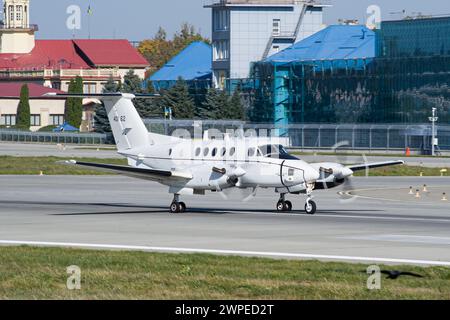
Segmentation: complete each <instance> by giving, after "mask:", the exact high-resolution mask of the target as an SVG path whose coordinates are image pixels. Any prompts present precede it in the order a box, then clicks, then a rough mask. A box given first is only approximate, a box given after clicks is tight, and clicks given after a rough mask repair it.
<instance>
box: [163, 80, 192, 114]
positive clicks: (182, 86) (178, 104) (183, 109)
mask: <svg viewBox="0 0 450 320" xmlns="http://www.w3.org/2000/svg"><path fill="white" fill-rule="evenodd" d="M161 103H162V105H163V108H164V107H166V108H171V109H172V115H173V117H174V118H178V119H192V118H193V117H194V109H195V104H194V99H192V97H191V95H190V94H189V88H188V86H187V83H186V81H184V80H183V79H182V78H179V79H178V80H177V82H176V84H175V85H174V86H173V87H172V88H170V89H168V90H166V91H164V92H163V94H162V101H161Z"/></svg>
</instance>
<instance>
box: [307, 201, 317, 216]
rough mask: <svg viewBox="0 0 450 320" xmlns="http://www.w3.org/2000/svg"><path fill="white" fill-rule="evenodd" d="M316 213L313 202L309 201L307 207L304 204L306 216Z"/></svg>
mask: <svg viewBox="0 0 450 320" xmlns="http://www.w3.org/2000/svg"><path fill="white" fill-rule="evenodd" d="M316 211H317V205H316V203H315V202H314V201H312V200H310V201H309V206H308V203H306V204H305V212H306V213H307V214H310V215H313V214H315V213H316Z"/></svg>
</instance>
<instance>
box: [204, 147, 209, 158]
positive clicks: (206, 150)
mask: <svg viewBox="0 0 450 320" xmlns="http://www.w3.org/2000/svg"><path fill="white" fill-rule="evenodd" d="M208 154H209V148H205V150H204V151H203V155H204V156H205V157H207V156H208Z"/></svg>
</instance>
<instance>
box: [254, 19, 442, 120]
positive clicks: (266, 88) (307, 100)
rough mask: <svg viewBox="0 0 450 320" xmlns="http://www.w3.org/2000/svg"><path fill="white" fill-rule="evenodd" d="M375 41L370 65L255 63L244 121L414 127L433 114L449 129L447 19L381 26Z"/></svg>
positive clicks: (355, 60) (364, 60) (347, 62)
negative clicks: (251, 94) (251, 99)
mask: <svg viewBox="0 0 450 320" xmlns="http://www.w3.org/2000/svg"><path fill="white" fill-rule="evenodd" d="M376 33H377V40H376V48H377V56H376V57H372V58H367V57H366V58H365V57H360V58H352V59H338V60H336V59H327V60H308V61H301V60H298V61H290V62H286V63H283V62H276V61H267V62H264V61H263V62H259V63H256V64H255V65H254V77H255V79H257V81H255V83H257V84H258V85H257V87H255V88H253V90H254V91H256V93H255V99H254V102H253V105H252V108H251V114H250V118H251V120H253V121H256V122H274V123H280V124H287V123H338V124H339V123H392V124H414V123H428V117H429V115H430V113H431V108H437V110H438V115H439V118H440V119H439V123H440V124H450V36H449V35H450V18H437V19H417V20H403V21H391V22H384V23H382V27H381V30H378V31H377V32H376ZM374 41H375V40H374ZM324 45H326V44H324ZM270 109H271V110H272V112H268V110H270ZM283 116H284V118H283Z"/></svg>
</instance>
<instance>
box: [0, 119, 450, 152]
mask: <svg viewBox="0 0 450 320" xmlns="http://www.w3.org/2000/svg"><path fill="white" fill-rule="evenodd" d="M144 123H145V124H146V126H147V128H148V130H149V131H150V132H155V133H160V134H166V135H172V134H174V133H175V131H176V130H179V129H183V130H185V131H187V132H189V133H190V134H191V136H192V137H196V135H195V134H197V135H198V132H200V134H201V136H203V134H204V132H205V131H207V130H211V129H216V130H218V131H220V132H227V131H229V130H234V131H236V132H243V133H244V135H246V136H249V135H252V136H276V137H279V136H282V137H284V138H285V139H286V142H287V143H286V144H287V145H288V146H289V147H291V148H296V149H318V150H321V149H323V150H330V149H332V148H333V147H336V146H337V145H339V148H341V149H346V150H369V151H377V150H379V151H397V150H405V149H406V148H410V149H411V150H412V151H416V152H420V153H421V154H429V153H430V152H431V136H432V134H431V126H430V125H429V124H417V125H378V124H377V125H370V124H355V125H353V124H341V125H332V124H291V125H287V126H286V127H285V128H279V127H276V126H275V125H274V124H254V123H246V122H243V121H220V120H205V121H196V120H164V119H145V120H144ZM197 137H198V136H197ZM436 137H437V138H438V148H437V150H438V152H439V151H450V126H436ZM0 141H3V142H25V143H61V144H86V145H98V144H113V143H114V139H113V138H112V135H110V134H100V133H67V132H25V131H16V130H8V129H0Z"/></svg>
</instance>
